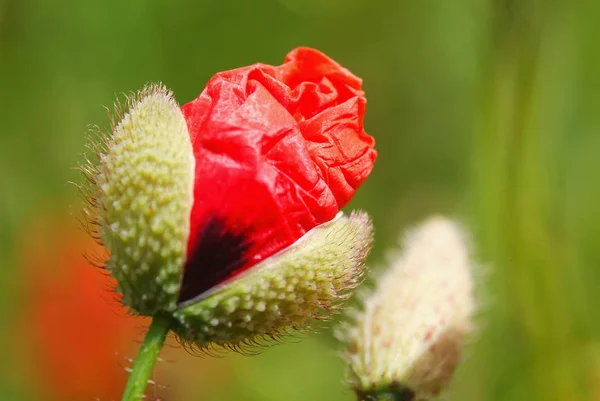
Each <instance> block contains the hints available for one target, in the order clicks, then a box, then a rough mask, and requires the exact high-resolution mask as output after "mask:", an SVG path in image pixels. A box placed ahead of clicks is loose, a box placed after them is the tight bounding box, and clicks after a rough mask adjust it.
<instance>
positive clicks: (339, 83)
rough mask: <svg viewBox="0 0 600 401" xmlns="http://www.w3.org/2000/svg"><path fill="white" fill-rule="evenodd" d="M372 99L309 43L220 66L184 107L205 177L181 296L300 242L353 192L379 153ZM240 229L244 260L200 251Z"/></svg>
mask: <svg viewBox="0 0 600 401" xmlns="http://www.w3.org/2000/svg"><path fill="white" fill-rule="evenodd" d="M365 103H366V100H365V97H364V93H363V92H362V90H361V80H360V79H359V78H357V77H355V76H354V75H352V73H350V72H349V71H348V70H346V69H345V68H343V67H341V66H340V65H339V64H337V63H336V62H335V61H333V60H331V59H329V58H328V57H327V56H325V55H324V54H322V53H320V52H318V51H316V50H313V49H308V48H299V49H296V50H294V51H293V52H291V53H290V54H288V56H287V58H286V61H285V63H284V64H283V65H281V66H278V67H273V66H269V65H264V64H254V65H252V66H249V67H243V68H238V69H236V70H231V71H226V72H221V73H219V74H217V75H215V76H214V77H213V78H212V79H211V80H210V81H209V82H208V84H207V86H206V88H205V89H204V91H203V92H202V94H201V95H200V96H199V97H198V98H197V99H196V100H194V101H192V102H190V103H188V104H186V105H184V106H183V107H182V111H183V114H184V116H185V118H186V121H187V124H188V129H189V131H190V138H191V141H192V144H193V148H194V155H195V158H196V178H195V187H194V205H193V209H192V215H191V234H190V238H189V241H188V266H186V274H185V275H184V279H183V284H182V286H183V287H185V291H183V290H182V292H185V294H182V296H180V301H185V300H186V299H189V298H190V297H193V296H195V295H198V294H200V293H202V292H204V291H205V290H207V289H209V288H211V287H212V286H214V285H215V284H218V283H219V282H221V281H223V280H225V279H227V278H229V277H231V276H233V275H235V274H237V273H239V272H241V271H243V270H244V269H246V268H248V267H250V266H252V265H254V264H256V263H258V262H260V261H261V260H263V259H265V258H266V257H268V256H270V255H272V254H274V253H276V252H278V251H280V250H281V249H283V248H285V247H287V246H289V245H291V244H292V243H293V242H295V241H296V240H298V239H299V238H300V237H301V236H302V235H304V234H305V233H306V232H307V231H308V230H310V229H312V228H314V227H315V226H317V225H319V224H322V223H324V222H327V221H329V220H331V219H332V218H333V217H335V215H336V214H337V212H338V211H339V210H340V208H341V207H343V206H344V205H346V204H347V203H348V202H349V201H350V199H351V198H352V196H353V195H354V192H355V191H356V189H357V188H358V186H359V185H360V184H361V183H362V182H363V181H364V179H365V178H366V177H367V176H368V175H369V173H370V172H371V170H372V168H373V163H374V161H375V158H376V156H377V153H376V151H375V150H374V149H373V146H374V140H373V138H372V137H370V136H369V135H367V134H366V133H365V132H364V129H363V116H364V111H365ZM215 222H218V223H215ZM207 227H208V228H210V229H208V230H207ZM215 227H219V230H215ZM207 233H210V235H208V234H207ZM232 238H236V239H237V240H236V241H233V242H235V247H237V248H238V249H243V250H244V251H243V252H242V254H243V256H240V255H238V256H236V257H235V258H236V260H233V259H232V258H227V257H224V258H222V260H220V261H219V263H216V265H215V263H214V262H215V261H213V263H211V265H210V266H209V265H208V264H207V263H206V261H201V260H197V258H196V257H195V254H196V253H197V252H199V251H197V249H205V248H206V241H208V242H209V243H218V242H219V241H224V243H228V244H231V243H233V242H232ZM199 241H200V242H202V241H204V242H205V244H199ZM215 246H216V245H215ZM222 252H224V253H227V251H226V250H222ZM201 253H202V252H201ZM240 258H241V259H240ZM192 271H193V273H192ZM192 277H194V278H193V279H192Z"/></svg>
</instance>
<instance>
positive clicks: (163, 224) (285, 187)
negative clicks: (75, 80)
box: [82, 48, 377, 347]
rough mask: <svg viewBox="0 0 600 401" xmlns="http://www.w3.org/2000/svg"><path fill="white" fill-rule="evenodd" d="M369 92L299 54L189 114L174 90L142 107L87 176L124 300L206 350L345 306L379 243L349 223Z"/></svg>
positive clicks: (237, 76) (98, 228)
mask: <svg viewBox="0 0 600 401" xmlns="http://www.w3.org/2000/svg"><path fill="white" fill-rule="evenodd" d="M361 86H362V81H361V80H360V79H359V78H358V77H356V76H354V75H353V74H352V73H351V72H350V71H348V70H347V69H345V68H343V67H342V66H341V65H339V64H338V63H336V62H335V61H333V60H332V59H330V58H329V57H327V56H326V55H324V54H323V53H321V52H319V51H317V50H314V49H309V48H299V49H296V50H294V51H292V52H290V53H289V54H288V56H287V57H286V59H285V60H284V63H283V64H282V65H280V66H270V65H265V64H254V65H251V66H247V67H241V68H238V69H235V70H231V71H224V72H220V73H217V74H216V75H215V76H214V77H213V78H211V79H210V80H209V82H208V83H207V85H206V88H205V89H204V90H203V91H202V93H201V94H200V95H199V96H198V97H197V98H196V99H195V100H193V101H191V102H189V103H187V104H185V105H183V106H182V107H181V108H180V107H179V106H178V105H177V103H176V102H175V100H174V99H173V98H172V96H171V94H170V92H168V91H167V90H166V89H165V88H164V87H161V86H156V85H155V86H150V87H148V88H147V89H144V90H142V91H141V92H140V93H139V94H138V95H136V96H133V97H131V98H130V99H129V101H128V104H127V107H126V111H125V112H124V113H122V115H120V116H118V118H116V121H117V123H116V124H114V126H113V127H112V136H111V137H109V138H108V139H105V143H104V146H99V147H98V159H99V164H98V165H94V164H92V163H89V165H87V166H84V167H83V168H82V170H83V171H84V173H85V175H86V176H87V178H88V180H89V181H90V182H91V186H90V188H88V191H87V194H88V201H89V203H90V204H91V206H92V210H90V211H88V213H87V214H88V216H89V220H90V221H91V225H92V226H91V227H90V231H92V232H93V234H95V235H96V236H97V238H98V239H99V240H100V241H101V242H102V243H103V244H104V245H105V246H106V247H107V248H108V250H109V251H110V258H109V259H108V261H107V262H106V266H105V267H106V269H107V270H108V271H109V272H110V273H111V274H112V275H113V276H114V277H115V278H116V279H117V282H118V284H117V290H118V291H119V292H120V293H121V294H122V295H123V297H122V300H123V303H125V304H126V305H128V306H129V307H130V308H131V309H132V310H133V311H134V312H136V313H138V314H142V315H149V316H154V315H159V314H160V316H161V317H162V318H163V320H165V321H166V320H169V321H170V322H171V324H172V327H171V328H172V330H173V331H175V332H176V333H177V334H178V335H179V337H180V338H181V339H182V340H183V341H185V342H190V343H194V344H196V345H198V346H200V347H206V346H208V344H209V343H215V344H219V345H229V346H232V347H235V346H237V345H240V344H242V343H244V342H246V343H248V342H252V341H255V340H257V339H259V338H261V337H264V336H268V337H274V336H278V335H281V334H284V333H286V332H288V331H290V330H297V329H302V328H305V327H306V326H307V325H308V323H309V321H310V319H311V318H316V317H317V315H318V314H319V313H318V312H322V311H331V310H334V309H335V308H336V306H337V305H339V301H341V300H344V299H345V298H346V297H347V296H348V294H349V292H350V291H351V290H353V289H354V288H355V287H356V285H357V283H358V280H359V278H360V276H361V274H362V272H363V270H364V269H363V263H364V259H365V258H366V255H367V253H368V250H369V249H370V244H371V237H372V227H371V224H370V222H369V220H368V218H367V216H366V215H365V214H363V213H357V214H352V215H351V216H350V217H345V216H343V215H342V214H341V213H340V209H341V208H342V207H344V206H345V205H346V204H347V203H348V202H349V201H350V200H351V199H352V197H353V195H354V193H355V191H356V190H357V189H358V187H359V186H360V185H361V183H362V182H363V181H364V180H365V179H366V178H367V177H368V175H369V174H370V172H371V171H372V169H373V165H374V162H375V159H376V157H377V152H376V151H375V149H374V143H375V142H374V139H373V138H372V137H371V136H369V135H368V134H367V133H366V132H365V131H364V127H363V116H364V112H365V104H366V98H365V94H364V92H363V91H362V89H361ZM336 216H337V217H336ZM325 315H328V314H327V313H325Z"/></svg>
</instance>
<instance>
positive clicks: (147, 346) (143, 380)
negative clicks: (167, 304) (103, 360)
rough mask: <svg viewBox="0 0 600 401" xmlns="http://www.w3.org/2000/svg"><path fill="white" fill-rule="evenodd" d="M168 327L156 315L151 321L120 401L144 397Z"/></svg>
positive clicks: (165, 319)
mask: <svg viewBox="0 0 600 401" xmlns="http://www.w3.org/2000/svg"><path fill="white" fill-rule="evenodd" d="M170 327H171V325H170V322H169V319H168V318H166V317H164V316H160V315H157V316H154V318H153V319H152V323H151V324H150V328H148V333H146V338H144V343H143V344H142V347H141V348H140V350H139V351H138V354H137V357H136V358H135V361H134V362H133V368H132V369H131V373H130V375H129V379H128V380H127V385H126V386H125V391H124V392H123V397H122V398H121V401H140V400H141V399H142V398H143V397H144V392H145V391H146V386H147V385H148V380H149V379H150V375H151V374H152V369H153V368H154V364H155V363H156V359H157V358H158V354H159V353H160V350H161V348H162V346H163V344H164V342H165V338H166V337H167V333H168V332H169V328H170Z"/></svg>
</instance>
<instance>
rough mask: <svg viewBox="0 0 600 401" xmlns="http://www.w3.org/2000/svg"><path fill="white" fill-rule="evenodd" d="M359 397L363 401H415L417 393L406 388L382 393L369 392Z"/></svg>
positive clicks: (382, 391)
mask: <svg viewBox="0 0 600 401" xmlns="http://www.w3.org/2000/svg"><path fill="white" fill-rule="evenodd" d="M357 395H358V399H359V400H361V401H364V400H368V401H413V400H414V399H415V393H414V392H413V391H411V390H410V389H408V388H406V387H398V388H395V389H388V390H381V391H368V392H365V393H359V394H357Z"/></svg>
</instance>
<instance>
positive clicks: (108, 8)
mask: <svg viewBox="0 0 600 401" xmlns="http://www.w3.org/2000/svg"><path fill="white" fill-rule="evenodd" d="M599 8H600V5H599V3H598V2H595V1H592V0H581V1H569V0H548V1H542V0H437V1H436V0H421V1H410V0H370V1H364V0H252V1H245V0H240V1H232V0H221V1H218V0H195V1H192V0H174V1H152V0H106V1H82V0H61V1H48V0H0V341H1V342H0V344H1V345H0V355H1V358H0V399H2V400H7V401H12V400H49V401H53V400H61V401H62V400H102V401H105V400H116V399H119V391H120V389H121V386H122V384H123V380H124V379H125V378H126V375H127V373H126V368H127V367H128V366H130V362H129V358H132V357H133V356H134V355H135V351H136V349H137V346H138V341H139V338H140V333H141V332H142V331H143V327H144V324H146V322H144V321H143V320H141V319H135V318H130V317H127V316H126V311H124V310H122V309H120V308H119V307H118V303H117V302H116V301H115V300H114V298H113V297H112V295H111V294H110V292H109V290H108V288H109V287H110V285H111V283H109V282H108V281H107V280H106V278H104V277H103V276H102V275H100V274H99V273H98V272H97V271H95V270H93V269H92V268H91V267H90V266H89V264H88V263H87V261H86V260H85V259H83V258H82V256H81V253H82V252H83V251H84V250H85V251H88V252H101V250H98V249H94V247H93V245H92V244H91V243H90V241H89V239H87V238H86V237H85V235H84V234H83V233H81V231H79V230H77V223H76V221H75V216H76V215H77V210H78V209H79V207H80V205H81V201H80V199H79V198H78V195H77V190H76V188H75V187H74V186H73V185H69V184H68V182H69V181H75V182H77V181H79V180H80V177H79V175H78V172H77V171H76V170H75V169H74V167H75V166H76V165H77V163H78V162H80V161H81V160H82V153H83V152H85V147H84V145H85V142H86V135H87V132H88V130H89V128H90V126H92V125H100V126H107V125H108V118H107V115H106V111H105V110H104V109H103V106H107V107H111V106H112V104H113V102H114V100H115V98H116V97H117V96H118V95H119V94H120V93H123V92H128V91H130V90H136V89H139V88H141V87H142V86H143V85H144V84H145V83H147V82H151V81H159V80H160V81H162V82H164V83H165V84H166V85H167V86H168V87H170V88H172V89H173V91H174V93H175V96H176V98H177V99H178V100H179V102H181V103H184V102H187V101H189V100H191V99H193V98H195V97H196V96H197V95H198V93H199V92H200V91H201V90H202V88H203V86H204V84H205V82H206V81H207V80H208V79H209V77H210V76H211V75H212V74H214V73H215V72H217V71H220V70H225V69H231V68H234V67H238V66H242V65H248V64H251V63H254V62H258V61H261V62H265V63H271V64H279V63H280V62H281V61H282V60H283V57H284V55H285V54H286V53H287V52H288V51H289V50H290V49H292V48H294V47H296V46H299V45H306V46H312V47H316V48H318V49H320V50H322V51H324V52H326V53H327V54H329V55H330V56H332V57H333V58H335V59H336V60H338V61H339V62H340V63H342V64H343V65H344V66H347V67H348V68H350V69H351V70H352V71H353V72H354V73H356V74H357V75H359V76H361V77H362V78H363V79H364V88H365V90H366V92H367V97H368V107H367V115H366V127H367V129H368V131H369V132H370V133H371V134H372V135H373V136H375V138H376V140H377V146H378V149H379V152H380V153H379V155H380V156H379V159H378V161H377V165H376V168H375V170H374V172H373V175H372V176H371V178H370V179H369V180H367V182H366V184H365V185H364V186H363V187H362V188H361V190H360V191H358V194H357V196H356V197H355V200H354V201H353V202H352V204H351V205H350V207H349V209H350V208H362V209H366V210H368V211H369V212H370V213H371V214H372V216H373V219H374V223H375V226H376V229H377V234H376V248H375V250H374V252H373V254H372V256H371V259H370V260H371V263H372V264H373V265H374V266H375V267H376V268H377V266H379V267H381V265H382V263H383V261H384V260H385V258H384V256H385V252H386V250H388V249H389V248H391V247H394V246H395V245H396V243H397V237H398V234H399V233H400V232H402V231H403V230H404V229H406V228H407V227H410V226H411V225H413V224H415V223H417V222H418V221H420V220H421V219H423V218H424V217H425V216H428V215H430V214H432V213H446V214H450V215H453V216H456V217H459V218H460V219H461V220H462V221H463V222H464V223H465V224H466V225H467V226H468V227H469V228H470V229H471V230H472V232H473V239H474V247H475V248H474V249H475V255H476V258H477V260H479V261H480V264H481V266H482V269H481V271H482V273H481V274H480V275H479V276H480V278H479V293H480V296H481V298H480V311H479V316H478V318H477V324H478V327H479V330H478V337H477V339H476V341H475V342H474V343H473V344H472V345H470V346H469V348H468V349H467V350H466V359H465V362H464V364H463V365H462V366H461V367H460V369H459V371H458V372H457V376H456V379H455V381H454V382H453V385H452V388H451V389H450V390H449V392H448V394H446V396H445V397H446V398H447V399H450V400H461V401H475V400H487V401H494V400H498V401H500V400H507V401H508V400H510V401H518V400H527V401H532V400H544V401H547V400H561V401H567V400H599V399H600V312H599V311H598V308H599V307H600V303H599V302H598V297H599V296H600V295H599V294H600V113H599V111H600V40H599V38H600V9H599ZM169 342H170V344H171V345H172V346H169V347H167V348H166V350H165V352H164V353H163V359H164V360H163V361H161V362H159V364H158V366H157V369H156V373H155V381H156V386H153V387H151V388H150V390H149V393H148V394H149V397H150V398H149V399H160V400H168V401H177V400H181V401H184V400H206V401H208V400H247V401H259V400H260V401H268V400H273V401H275V400H277V401H279V400H287V401H294V400H298V401H300V400H303V401H305V400H329V401H334V400H339V401H343V400H351V399H353V396H352V394H351V393H350V392H349V391H348V390H347V389H346V388H345V386H344V384H343V380H342V378H343V373H344V365H343V362H342V361H341V360H340V359H339V358H338V351H339V349H340V347H339V345H338V344H337V343H336V342H335V340H334V337H333V336H332V335H331V333H330V332H329V331H327V330H324V331H323V332H322V333H320V334H317V335H311V336H309V337H308V338H307V339H306V340H305V341H303V342H300V343H294V342H293V343H289V344H284V345H280V346H276V347H273V348H270V349H268V350H266V351H265V352H264V353H262V354H261V355H259V356H256V357H251V358H249V357H243V356H240V355H235V354H228V355H226V356H224V357H222V358H217V359H215V358H208V357H201V358H198V357H193V356H190V355H188V354H187V353H186V352H185V351H183V350H182V349H180V348H179V347H177V344H176V343H175V342H174V341H172V340H170V341H169Z"/></svg>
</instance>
